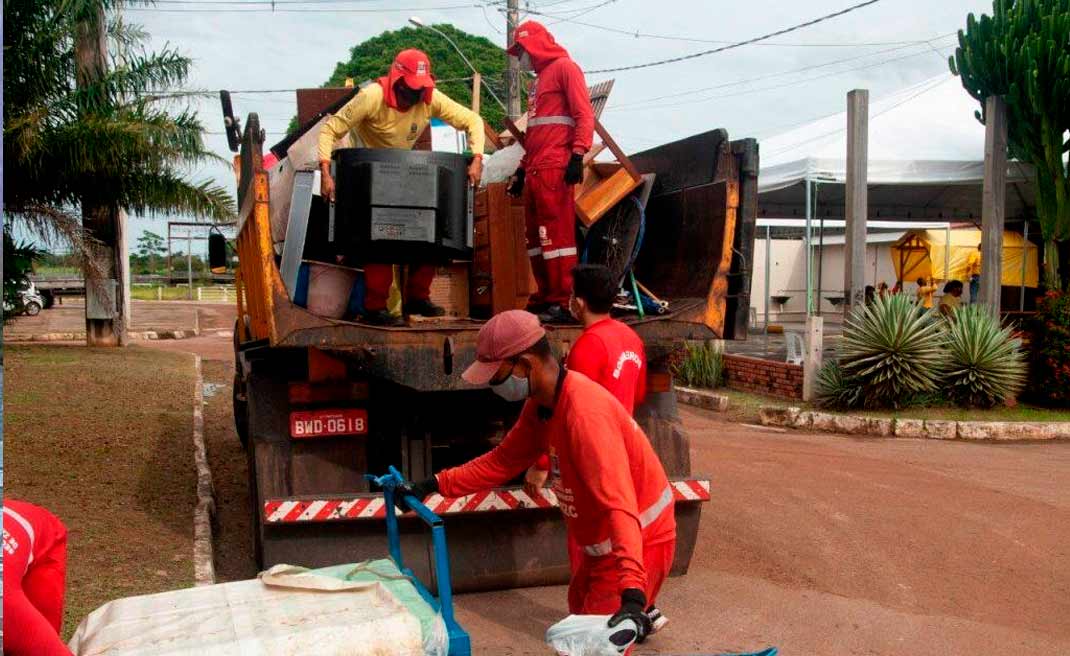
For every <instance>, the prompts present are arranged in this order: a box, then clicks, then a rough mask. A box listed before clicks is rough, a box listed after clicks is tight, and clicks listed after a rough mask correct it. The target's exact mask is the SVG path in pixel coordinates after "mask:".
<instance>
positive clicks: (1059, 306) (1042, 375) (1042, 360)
mask: <svg viewBox="0 0 1070 656" xmlns="http://www.w3.org/2000/svg"><path fill="white" fill-rule="evenodd" d="M1030 344H1031V348H1030V351H1031V371H1030V378H1031V379H1032V380H1033V383H1034V384H1033V393H1034V396H1035V397H1036V399H1037V400H1038V401H1043V402H1046V403H1052V404H1056V405H1061V406H1070V293H1067V292H1063V291H1049V292H1048V293H1046V294H1045V295H1044V297H1043V298H1042V299H1041V300H1040V303H1039V304H1038V305H1037V315H1036V318H1035V320H1034V324H1033V328H1032V330H1031V331H1030Z"/></svg>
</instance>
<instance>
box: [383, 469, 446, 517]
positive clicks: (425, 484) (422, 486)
mask: <svg viewBox="0 0 1070 656" xmlns="http://www.w3.org/2000/svg"><path fill="white" fill-rule="evenodd" d="M435 492H438V479H437V478H436V477H434V476H432V477H431V478H428V479H427V480H423V481H420V482H419V483H413V482H411V481H405V482H404V483H403V484H401V485H399V486H398V487H397V489H396V490H394V505H395V506H397V507H398V510H400V511H401V512H407V511H409V510H410V508H409V504H407V503H405V501H404V500H403V499H404V498H405V496H406V495H409V494H411V495H412V496H414V497H416V498H417V499H419V500H420V501H423V500H424V499H426V498H427V496H428V495H430V494H434V493H435Z"/></svg>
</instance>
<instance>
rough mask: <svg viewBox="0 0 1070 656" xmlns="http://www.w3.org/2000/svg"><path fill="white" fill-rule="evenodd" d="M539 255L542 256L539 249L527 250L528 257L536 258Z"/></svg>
mask: <svg viewBox="0 0 1070 656" xmlns="http://www.w3.org/2000/svg"><path fill="white" fill-rule="evenodd" d="M539 255H542V249H541V248H529V249H528V257H538V256H539Z"/></svg>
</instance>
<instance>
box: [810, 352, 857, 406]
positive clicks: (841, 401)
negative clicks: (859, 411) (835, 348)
mask: <svg viewBox="0 0 1070 656" xmlns="http://www.w3.org/2000/svg"><path fill="white" fill-rule="evenodd" d="M815 401H816V402H817V405H818V406H820V407H822V408H830V409H833V410H850V409H851V408H857V407H859V406H860V405H862V387H861V385H860V384H859V383H858V381H857V380H855V379H853V378H849V377H848V376H845V375H844V374H843V369H842V368H840V363H839V362H837V361H835V360H829V361H827V362H825V364H823V365H822V366H821V369H820V370H819V371H818V372H817V398H816V399H815Z"/></svg>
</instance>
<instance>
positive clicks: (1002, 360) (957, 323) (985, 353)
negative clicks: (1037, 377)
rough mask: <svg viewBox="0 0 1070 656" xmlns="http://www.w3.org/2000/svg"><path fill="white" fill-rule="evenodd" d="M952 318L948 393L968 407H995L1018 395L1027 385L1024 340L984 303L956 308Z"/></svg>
mask: <svg viewBox="0 0 1070 656" xmlns="http://www.w3.org/2000/svg"><path fill="white" fill-rule="evenodd" d="M952 316H953V320H952V321H951V322H949V327H948V334H947V350H948V353H949V354H950V356H951V362H950V365H949V367H948V369H947V373H946V376H945V380H946V382H947V387H948V394H949V395H950V396H951V398H952V399H954V400H955V402H957V403H959V404H960V405H964V406H968V407H984V408H987V407H991V406H993V405H996V404H997V403H1002V402H1003V400H1004V399H1007V398H1013V397H1015V396H1017V395H1018V392H1020V391H1021V390H1022V387H1023V386H1024V385H1025V371H1026V365H1025V355H1024V354H1023V353H1022V351H1021V348H1020V347H1021V342H1020V341H1019V340H1017V339H1015V338H1014V337H1013V336H1012V335H1011V330H1010V328H1003V327H1002V326H1000V324H999V320H998V319H996V318H995V317H994V316H992V315H991V314H989V312H988V310H987V308H985V307H984V306H981V305H965V306H962V307H959V308H957V309H956V310H955V313H954V315H952Z"/></svg>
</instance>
